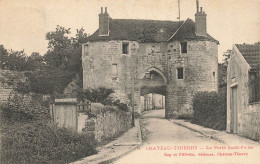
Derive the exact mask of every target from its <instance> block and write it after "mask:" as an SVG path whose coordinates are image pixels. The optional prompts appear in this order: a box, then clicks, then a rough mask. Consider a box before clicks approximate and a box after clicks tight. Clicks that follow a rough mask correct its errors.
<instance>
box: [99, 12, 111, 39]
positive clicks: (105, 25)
mask: <svg viewBox="0 0 260 164" xmlns="http://www.w3.org/2000/svg"><path fill="white" fill-rule="evenodd" d="M108 35H109V15H108V13H107V7H105V13H104V14H103V7H102V8H101V14H99V36H108Z"/></svg>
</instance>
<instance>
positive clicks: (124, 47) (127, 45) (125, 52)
mask: <svg viewBox="0 0 260 164" xmlns="http://www.w3.org/2000/svg"><path fill="white" fill-rule="evenodd" d="M122 49H123V54H128V53H129V52H128V49H129V43H123V47H122Z"/></svg>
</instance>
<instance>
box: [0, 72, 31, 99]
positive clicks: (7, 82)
mask: <svg viewBox="0 0 260 164" xmlns="http://www.w3.org/2000/svg"><path fill="white" fill-rule="evenodd" d="M25 80H26V78H25V75H24V73H23V72H15V71H9V70H0V103H3V102H6V101H7V100H8V98H9V96H10V94H11V93H12V92H13V91H14V88H15V87H16V86H17V85H18V83H19V82H24V81H25Z"/></svg>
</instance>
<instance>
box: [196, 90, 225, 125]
mask: <svg viewBox="0 0 260 164" xmlns="http://www.w3.org/2000/svg"><path fill="white" fill-rule="evenodd" d="M193 110H194V117H193V119H192V122H193V123H195V124H198V125H201V126H204V127H208V128H212V129H216V130H225V129H226V111H227V107H226V91H225V89H222V90H220V92H219V93H217V92H198V93H196V94H195V96H194V98H193Z"/></svg>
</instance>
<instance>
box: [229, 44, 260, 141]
mask: <svg viewBox="0 0 260 164" xmlns="http://www.w3.org/2000/svg"><path fill="white" fill-rule="evenodd" d="M227 131H228V132H230V133H234V134H238V135H241V136H245V137H248V138H251V139H255V140H260V46H257V45H248V44H236V45H234V46H233V49H232V53H231V56H230V60H229V64H228V69H227Z"/></svg>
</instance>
